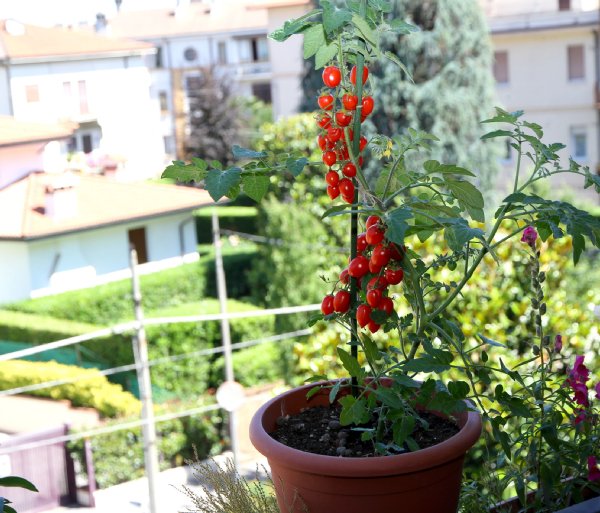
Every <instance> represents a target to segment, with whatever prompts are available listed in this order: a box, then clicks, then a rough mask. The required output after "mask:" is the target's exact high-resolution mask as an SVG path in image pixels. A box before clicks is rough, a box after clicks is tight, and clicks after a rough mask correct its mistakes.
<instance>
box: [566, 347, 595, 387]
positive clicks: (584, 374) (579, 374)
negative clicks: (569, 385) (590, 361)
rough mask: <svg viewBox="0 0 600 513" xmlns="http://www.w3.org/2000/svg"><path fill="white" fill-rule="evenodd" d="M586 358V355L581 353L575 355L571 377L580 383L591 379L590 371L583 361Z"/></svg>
mask: <svg viewBox="0 0 600 513" xmlns="http://www.w3.org/2000/svg"><path fill="white" fill-rule="evenodd" d="M584 360H585V356H584V355H581V354H580V355H577V356H576V357H575V365H573V369H571V372H570V373H569V379H572V380H575V381H578V382H579V383H585V382H586V381H587V380H588V379H590V371H589V369H588V368H587V367H586V366H585V364H584V363H583V361H584Z"/></svg>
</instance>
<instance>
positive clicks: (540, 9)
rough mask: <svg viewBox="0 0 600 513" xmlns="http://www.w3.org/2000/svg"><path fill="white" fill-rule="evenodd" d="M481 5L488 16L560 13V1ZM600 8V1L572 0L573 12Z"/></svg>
mask: <svg viewBox="0 0 600 513" xmlns="http://www.w3.org/2000/svg"><path fill="white" fill-rule="evenodd" d="M479 4H480V5H481V6H482V8H483V10H484V12H485V13H486V15H488V16H511V15H515V14H525V13H545V12H553V11H558V0H479ZM599 6H600V2H599V0H571V10H573V11H593V10H595V9H598V8H599Z"/></svg>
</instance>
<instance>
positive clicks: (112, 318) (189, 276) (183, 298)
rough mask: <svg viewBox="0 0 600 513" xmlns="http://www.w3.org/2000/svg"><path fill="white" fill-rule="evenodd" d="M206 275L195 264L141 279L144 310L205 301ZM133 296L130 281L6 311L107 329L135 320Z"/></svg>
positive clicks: (21, 304)
mask: <svg viewBox="0 0 600 513" xmlns="http://www.w3.org/2000/svg"><path fill="white" fill-rule="evenodd" d="M205 272H206V269H205V267H204V266H202V265H200V264H199V263H197V262H196V263H191V264H184V265H181V266H179V267H175V268H173V269H166V270H164V271H160V272H158V273H154V274H147V275H143V276H141V277H140V288H141V291H142V302H143V307H144V308H145V309H146V310H150V309H155V308H160V307H164V306H169V305H177V304H180V303H186V302H189V301H193V300H197V299H198V298H201V297H203V294H204V287H205V279H204V276H205ZM131 295H132V294H131V281H130V280H121V281H116V282H112V283H107V284H104V285H99V286H98V287H93V288H89V289H82V290H76V291H70V292H63V293H62V294H56V295H54V296H47V297H41V298H36V299H28V300H25V301H20V302H18V303H13V304H10V305H5V307H4V308H6V309H7V310H15V311H21V312H29V313H34V314H39V315H46V316H52V317H58V318H60V319H69V320H73V321H79V322H84V323H89V324H95V325H99V326H103V327H104V326H110V325H112V324H115V323H117V322H120V321H123V320H131V319H133V317H134V314H133V302H132V298H131Z"/></svg>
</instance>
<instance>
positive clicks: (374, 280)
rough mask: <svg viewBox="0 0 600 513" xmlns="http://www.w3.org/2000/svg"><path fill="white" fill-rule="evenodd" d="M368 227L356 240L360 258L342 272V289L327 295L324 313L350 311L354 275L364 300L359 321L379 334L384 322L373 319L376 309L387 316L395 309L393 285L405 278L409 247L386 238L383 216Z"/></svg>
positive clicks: (358, 310) (358, 314)
mask: <svg viewBox="0 0 600 513" xmlns="http://www.w3.org/2000/svg"><path fill="white" fill-rule="evenodd" d="M365 227H366V230H365V231H364V232H363V233H361V234H359V235H358V237H357V240H356V253H357V256H356V258H354V259H352V260H351V261H350V263H349V264H348V267H346V268H345V269H344V270H343V271H342V272H341V273H340V279H339V282H338V286H339V290H338V291H337V292H335V293H332V294H328V295H327V296H325V297H324V298H323V301H322V302H321V312H322V313H323V315H331V314H333V313H339V314H345V313H347V312H349V310H350V292H349V285H350V277H353V278H356V279H357V282H358V286H359V290H360V291H361V294H360V295H361V299H362V302H361V303H360V304H359V305H358V307H357V309H356V313H355V315H356V320H357V322H358V325H359V326H360V327H361V328H367V329H368V330H369V331H370V332H371V333H375V332H376V331H377V330H379V328H380V327H381V325H380V324H378V323H377V322H375V321H374V320H373V319H372V318H371V314H372V313H373V310H380V311H382V312H384V313H385V315H386V316H387V317H389V316H390V315H391V314H392V312H393V311H394V302H393V300H392V298H391V297H390V296H389V286H390V285H398V284H399V283H401V282H402V280H403V279H404V271H403V270H402V268H401V266H400V264H401V262H402V259H403V258H404V253H405V252H406V248H404V247H399V246H397V245H396V244H394V243H392V242H389V241H388V240H387V239H386V237H385V229H386V227H385V224H384V223H383V221H382V220H381V218H380V217H379V216H375V215H373V216H369V217H368V218H367V222H366V226H365Z"/></svg>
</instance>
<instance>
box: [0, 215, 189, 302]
mask: <svg viewBox="0 0 600 513" xmlns="http://www.w3.org/2000/svg"><path fill="white" fill-rule="evenodd" d="M190 219H191V214H190V213H184V214H174V215H168V216H164V217H157V218H154V219H148V220H145V221H140V222H132V223H127V224H122V225H117V226H110V227H106V228H98V229H94V230H87V231H84V232H78V233H73V234H68V235H63V236H59V237H52V238H48V239H42V240H35V241H31V242H29V243H28V244H27V245H28V251H29V264H28V268H27V269H26V270H25V271H24V272H25V274H26V275H27V276H30V283H31V288H30V290H29V291H27V294H26V295H25V296H21V298H22V297H28V296H29V295H31V296H32V297H38V296H43V295H49V294H54V293H57V292H61V291H64V290H73V289H79V288H85V287H90V286H94V285H98V284H100V283H106V282H109V281H113V280H118V279H123V278H126V277H128V276H129V239H128V231H129V230H131V229H136V228H145V230H146V246H147V255H148V263H146V264H144V265H142V266H140V267H141V272H143V273H144V272H145V273H148V272H155V271H158V270H160V269H164V268H167V267H173V266H176V265H179V264H181V263H182V262H184V261H191V260H194V259H196V258H197V253H196V243H197V242H196V231H195V226H194V223H193V221H190ZM180 234H182V236H183V249H184V254H183V255H182V253H181V245H182V244H181V242H180ZM0 298H1V296H0ZM11 299H13V300H14V299H19V298H11Z"/></svg>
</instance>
